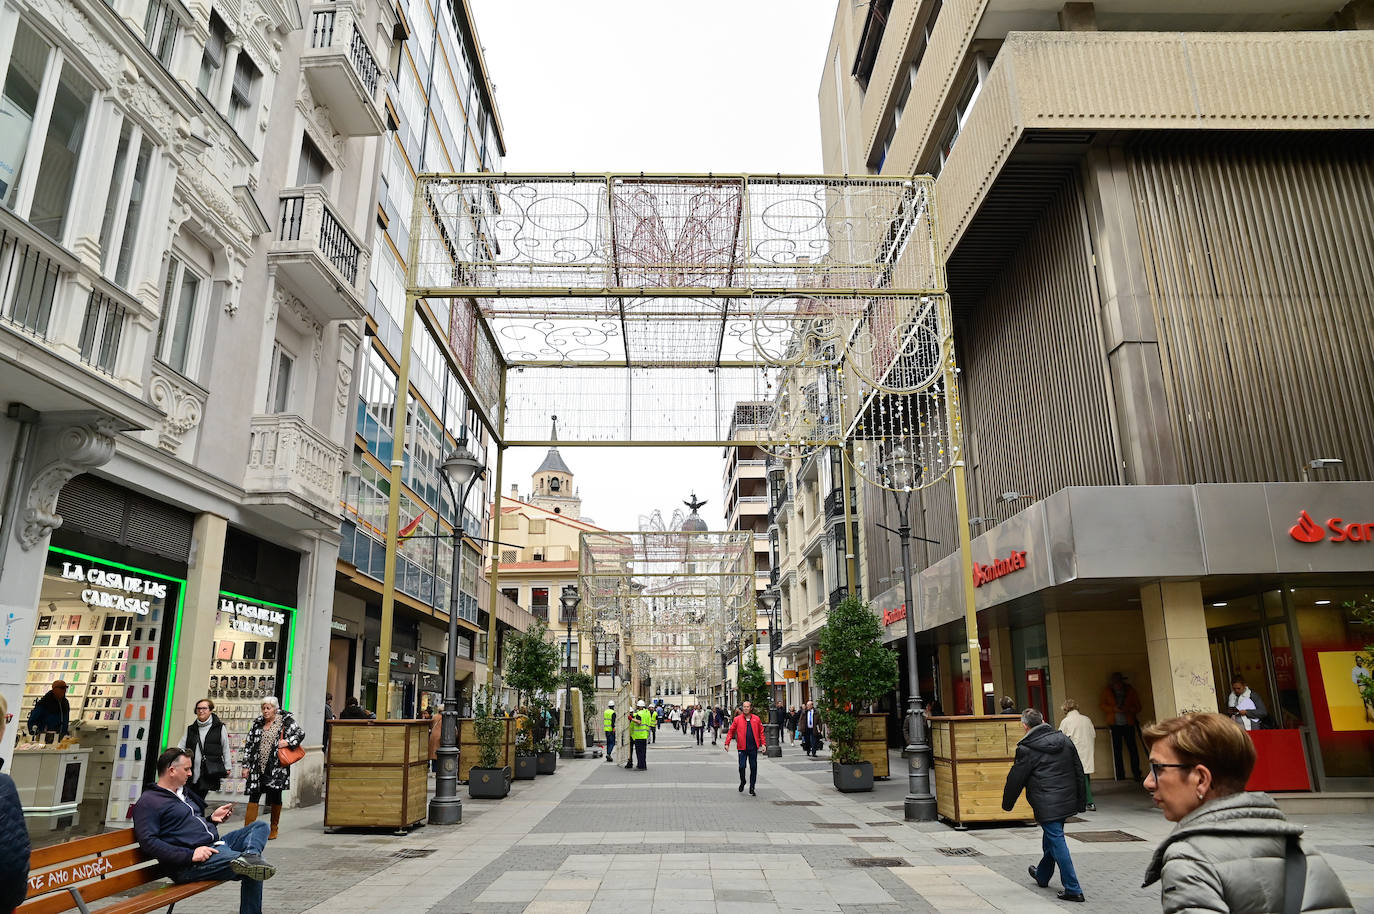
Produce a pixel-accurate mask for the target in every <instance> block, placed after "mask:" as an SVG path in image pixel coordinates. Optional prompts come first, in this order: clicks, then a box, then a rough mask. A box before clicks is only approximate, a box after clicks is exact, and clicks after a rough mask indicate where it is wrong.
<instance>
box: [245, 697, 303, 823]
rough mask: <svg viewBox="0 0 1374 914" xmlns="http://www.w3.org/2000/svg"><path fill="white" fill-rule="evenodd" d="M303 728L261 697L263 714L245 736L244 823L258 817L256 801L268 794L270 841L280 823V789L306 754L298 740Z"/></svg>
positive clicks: (268, 700)
mask: <svg viewBox="0 0 1374 914" xmlns="http://www.w3.org/2000/svg"><path fill="white" fill-rule="evenodd" d="M304 742H305V731H304V730H302V729H301V727H300V725H299V724H297V723H296V721H295V719H294V718H292V716H291V715H290V714H287V713H285V712H284V711H282V709H281V705H279V704H278V703H277V699H275V698H273V697H271V696H268V697H267V698H264V699H263V700H262V716H261V717H259V718H258V719H257V720H255V721H253V726H252V729H250V730H249V731H248V739H247V740H246V741H245V742H244V744H243V765H244V775H243V776H244V777H245V778H246V779H247V780H248V809H247V810H246V811H245V812H244V816H243V824H244V825H248V824H249V823H251V822H253V821H254V820H255V819H257V817H258V801H259V800H260V799H262V795H263V794H264V793H265V794H267V805H268V806H269V807H270V808H271V810H272V831H271V833H270V834H269V835H268V838H269V840H270V839H271V838H275V837H277V827H278V825H280V824H281V795H282V791H284V790H286V789H288V788H289V787H290V786H291V766H292V765H293V764H295V763H296V762H299V761H300V760H301V759H302V758H304V757H305V750H304V749H302V748H301V743H304Z"/></svg>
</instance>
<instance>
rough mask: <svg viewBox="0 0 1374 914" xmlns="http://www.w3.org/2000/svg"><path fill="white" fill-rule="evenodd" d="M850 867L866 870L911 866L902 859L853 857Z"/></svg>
mask: <svg viewBox="0 0 1374 914" xmlns="http://www.w3.org/2000/svg"><path fill="white" fill-rule="evenodd" d="M849 865H850V866H858V867H864V868H871V867H893V866H911V864H909V863H907V862H906V861H905V860H903V859H902V858H901V857H851V858H849Z"/></svg>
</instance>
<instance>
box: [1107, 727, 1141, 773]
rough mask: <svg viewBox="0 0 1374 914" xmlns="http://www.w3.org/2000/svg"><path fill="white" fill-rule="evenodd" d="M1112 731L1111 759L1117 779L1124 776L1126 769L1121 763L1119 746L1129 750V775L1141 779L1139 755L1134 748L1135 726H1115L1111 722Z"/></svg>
mask: <svg viewBox="0 0 1374 914" xmlns="http://www.w3.org/2000/svg"><path fill="white" fill-rule="evenodd" d="M1109 729H1110V730H1111V731H1112V761H1113V762H1114V763H1115V765H1116V767H1115V769H1113V770H1114V771H1115V773H1116V776H1117V778H1118V779H1119V780H1124V779H1125V777H1126V769H1125V767H1124V766H1123V765H1122V764H1121V746H1122V744H1125V746H1126V748H1128V749H1130V750H1131V777H1132V778H1134V779H1135V780H1137V781H1140V780H1143V778H1142V777H1141V774H1140V756H1139V755H1137V754H1136V748H1135V727H1132V726H1130V725H1126V726H1120V727H1119V726H1117V725H1116V724H1112V726H1111V727H1110V728H1109Z"/></svg>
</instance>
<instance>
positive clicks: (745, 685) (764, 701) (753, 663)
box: [739, 651, 772, 720]
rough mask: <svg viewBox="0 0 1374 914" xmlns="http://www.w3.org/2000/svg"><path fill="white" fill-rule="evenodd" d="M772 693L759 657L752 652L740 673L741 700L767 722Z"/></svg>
mask: <svg viewBox="0 0 1374 914" xmlns="http://www.w3.org/2000/svg"><path fill="white" fill-rule="evenodd" d="M770 691H771V690H770V689H769V688H768V677H767V676H766V675H764V672H763V666H762V665H760V663H759V658H758V655H757V654H756V653H754V652H753V651H750V652H749V655H748V657H746V659H745V661H744V665H743V666H742V667H740V671H739V694H740V700H741V701H742V702H743V701H747V702H750V703H751V704H752V705H753V706H754V711H755V712H756V713H757V714H758V715H759V717H762V718H763V719H764V720H767V719H768V709H769V706H770V705H771V704H772V702H771V701H770V696H769V694H768V693H769V692H770Z"/></svg>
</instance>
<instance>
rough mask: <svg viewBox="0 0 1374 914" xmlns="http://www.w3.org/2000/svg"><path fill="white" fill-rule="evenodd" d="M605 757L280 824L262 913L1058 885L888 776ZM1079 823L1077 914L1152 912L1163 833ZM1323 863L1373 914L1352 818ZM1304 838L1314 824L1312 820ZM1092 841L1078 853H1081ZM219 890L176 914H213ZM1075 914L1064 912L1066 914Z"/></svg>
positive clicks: (668, 738)
mask: <svg viewBox="0 0 1374 914" xmlns="http://www.w3.org/2000/svg"><path fill="white" fill-rule="evenodd" d="M623 762H624V756H622V755H620V754H618V753H617V755H616V763H615V764H608V763H607V762H606V761H605V760H604V759H579V760H567V759H560V760H559V766H558V772H557V774H555V775H553V776H548V777H540V778H538V779H537V780H534V781H516V782H515V784H514V786H513V788H512V790H511V794H510V796H509V797H507V798H506V799H504V800H499V801H483V800H470V799H468V798H467V797H466V793H467V791H466V789H464V790H463V795H464V799H463V824H462V825H460V826H457V827H451V828H440V827H435V826H428V827H422V828H418V829H416V830H414V831H412V832H411V833H410V834H409V835H406V836H395V835H392V834H390V833H388V832H386V831H375V832H367V831H352V830H350V831H340V832H337V833H334V834H327V833H325V832H324V830H323V828H322V826H321V821H322V819H321V808H320V807H318V806H316V807H313V808H305V809H296V810H288V811H287V812H286V817H285V819H284V821H283V827H282V835H281V838H280V839H278V840H276V841H273V842H271V845H270V847H269V848H268V850H267V856H268V857H269V858H270V859H271V860H272V861H273V862H274V863H275V864H276V865H277V866H278V867H279V869H278V873H277V876H276V877H275V878H273V879H272V880H271V881H269V882H268V883H266V884H265V886H264V888H265V897H264V902H265V907H266V909H267V910H270V911H279V912H292V914H296V912H311V914H363V912H375V911H387V912H393V914H401V912H416V914H420V912H434V914H457V912H472V914H517V912H528V914H535V912H549V914H576V912H584V911H591V912H621V911H624V912H642V914H656V912H665V914H698V912H716V914H730V912H739V914H746V912H747V914H769V912H780V911H796V912H807V914H816V912H842V914H862V912H875V914H876V912H888V911H891V912H898V911H917V912H920V911H1016V912H1049V911H1062V910H1064V909H1065V908H1066V907H1069V906H1067V905H1065V904H1064V903H1062V902H1059V901H1056V900H1055V898H1054V891H1055V890H1056V889H1057V888H1058V886H1059V883H1058V878H1057V876H1056V877H1055V879H1053V880H1052V882H1051V888H1049V889H1037V888H1035V887H1034V886H1033V885H1032V884H1031V883H1030V881H1029V879H1028V878H1027V876H1026V867H1027V866H1028V865H1030V864H1032V863H1035V862H1036V860H1038V858H1039V854H1040V832H1039V829H1038V828H1035V827H1033V826H1029V827H1026V826H1016V827H1001V828H983V829H975V830H969V831H956V830H954V829H953V828H950V827H949V826H947V825H944V824H940V823H928V824H908V823H906V822H903V821H902V808H901V803H902V796H903V795H904V793H905V790H906V780H905V778H904V777H900V776H898V775H899V774H900V773H902V772H904V771H905V765H904V763H903V762H902V760H901V759H900V758H899V757H897V755H896V753H894V754H893V758H892V771H893V774H894V777H893V778H891V779H890V780H887V781H879V782H878V785H877V787H876V789H875V790H874V791H873V792H872V793H868V794H863V793H859V794H841V793H839V792H837V791H836V790H835V789H834V788H833V786H832V785H831V768H830V761H829V759H828V757H827V754H826V753H824V752H823V753H822V754H821V757H820V758H818V759H808V758H807V757H806V756H805V755H803V754H802V752H801V749H800V747H799V746H797V745H795V744H790V745H787V746H786V747H785V749H784V755H783V757H782V758H781V759H765V758H760V760H759V781H758V796H757V797H752V798H751V797H750V796H749V795H748V793H747V792H746V793H741V792H740V791H738V790H737V785H738V778H737V770H738V769H737V764H736V753H735V751H734V749H733V747H732V748H731V751H730V752H729V753H728V754H727V753H726V752H724V751H722V749H721V747H720V746H715V747H713V746H711V745H710V743H709V741H708V742H707V744H706V745H705V746H702V747H698V746H696V745H695V742H694V741H693V740H692V739H691V738H690V737H688V736H686V735H684V734H681V733H678V732H676V731H674V730H673V729H672V727H670V726H668V725H666V724H665V725H663V726H662V727H661V728H660V729H659V731H658V741H657V743H654V744H651V745H650V747H649V753H648V765H649V767H648V770H647V771H627V770H625V769H624V768H623V767H622V765H623ZM1094 789H1095V791H1097V793H1098V797H1097V805H1098V810H1099V811H1098V812H1096V813H1084V814H1082V815H1081V816H1079V817H1077V818H1076V819H1074V820H1071V821H1070V824H1069V826H1068V829H1067V831H1068V834H1069V839H1070V845H1071V849H1072V853H1073V856H1074V861H1075V864H1076V866H1077V870H1078V875H1079V878H1080V880H1081V881H1082V883H1083V889H1084V892H1085V894H1086V895H1087V903H1086V904H1085V905H1083V906H1082V908H1081V909H1082V910H1088V911H1115V912H1122V911H1158V910H1159V895H1158V886H1153V887H1151V888H1150V889H1142V888H1140V882H1141V877H1142V874H1143V873H1144V871H1145V866H1146V864H1147V862H1148V860H1149V856H1150V852H1151V850H1152V849H1153V847H1154V846H1155V844H1156V843H1157V841H1158V839H1159V838H1160V837H1161V836H1162V835H1164V834H1166V833H1167V832H1168V831H1169V829H1170V827H1171V826H1170V824H1169V823H1167V822H1165V821H1164V819H1163V817H1162V816H1161V815H1159V814H1158V813H1157V812H1155V811H1154V810H1152V809H1151V808H1150V806H1149V803H1148V800H1147V799H1146V798H1145V794H1144V792H1143V791H1141V790H1139V789H1138V787H1136V785H1126V784H1122V785H1118V786H1116V787H1115V788H1113V787H1112V786H1110V785H1104V786H1103V787H1102V788H1099V787H1097V786H1095V788H1094ZM1291 818H1293V820H1294V821H1297V822H1299V823H1301V824H1304V825H1306V826H1307V827H1308V835H1309V837H1308V839H1307V840H1309V841H1312V842H1314V843H1315V845H1316V846H1317V847H1318V848H1319V849H1320V850H1321V851H1322V852H1323V853H1324V854H1325V855H1326V856H1327V859H1328V860H1330V861H1331V864H1332V866H1333V867H1334V868H1335V869H1336V871H1337V873H1338V874H1339V875H1340V877H1341V879H1342V881H1343V882H1344V883H1345V886H1346V888H1347V889H1348V890H1349V892H1350V894H1351V897H1352V898H1353V899H1354V900H1355V904H1356V908H1357V910H1359V911H1365V912H1374V865H1372V864H1374V848H1371V847H1370V842H1369V833H1368V822H1367V820H1366V819H1365V818H1363V817H1360V816H1354V815H1350V816H1341V815H1330V814H1327V815H1323V816H1321V817H1316V816H1302V815H1299V816H1294V817H1291ZM1318 819H1320V821H1318ZM1090 839H1091V840H1090ZM237 892H238V889H237V886H235V885H234V884H232V883H230V884H227V885H224V886H220V887H218V888H216V889H213V890H211V891H209V892H206V893H204V894H202V895H200V896H197V897H195V898H192V899H190V900H189V901H186V902H183V903H181V904H179V905H178V906H177V910H178V912H185V914H212V912H213V914H219V912H223V911H225V910H231V909H232V907H233V903H234V900H235V899H236V898H237ZM1071 909H1075V910H1076V909H1077V908H1071Z"/></svg>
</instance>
